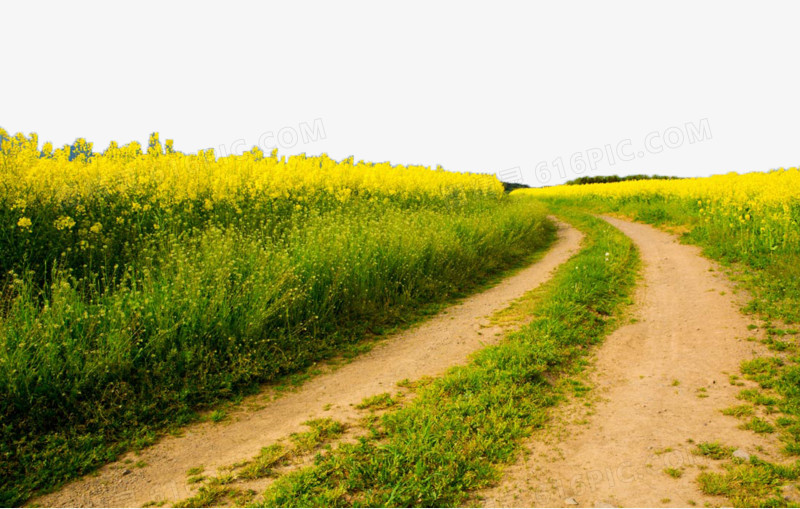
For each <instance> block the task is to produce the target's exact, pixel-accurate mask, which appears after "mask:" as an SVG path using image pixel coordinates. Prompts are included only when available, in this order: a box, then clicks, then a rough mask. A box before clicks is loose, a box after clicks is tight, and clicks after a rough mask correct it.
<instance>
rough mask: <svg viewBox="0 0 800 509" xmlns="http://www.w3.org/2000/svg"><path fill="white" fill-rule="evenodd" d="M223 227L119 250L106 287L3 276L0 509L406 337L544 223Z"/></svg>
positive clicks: (414, 218) (482, 219) (531, 246)
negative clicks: (246, 397)
mask: <svg viewBox="0 0 800 509" xmlns="http://www.w3.org/2000/svg"><path fill="white" fill-rule="evenodd" d="M151 212H152V211H151ZM151 212H148V213H151ZM229 212H230V214H229V215H227V216H225V213H224V211H221V210H218V211H216V212H215V213H218V214H222V216H219V218H220V219H219V220H215V221H210V222H203V221H200V222H198V223H197V224H199V225H205V226H203V227H190V228H188V229H187V230H185V231H183V232H181V231H179V230H180V229H179V228H178V229H171V228H163V229H161V230H159V232H160V233H159V232H154V231H151V232H149V233H148V235H147V236H141V235H138V234H137V233H136V232H132V235H131V237H130V238H131V239H132V240H131V242H133V243H135V244H136V247H135V248H134V247H131V246H132V244H131V245H130V246H129V247H130V249H128V248H126V249H128V250H127V251H125V253H127V254H125V255H124V256H122V258H119V260H122V261H123V262H122V263H121V264H120V267H121V268H117V269H114V270H116V271H117V272H114V270H111V272H109V273H95V272H93V271H92V270H90V269H91V268H92V267H96V266H97V265H91V266H87V267H86V268H85V269H84V268H83V267H80V271H78V272H75V271H73V272H71V271H69V270H66V269H65V270H62V266H61V265H59V266H58V267H51V266H50V265H47V270H48V271H50V272H49V274H50V275H49V276H47V277H44V276H43V275H42V273H35V272H34V273H29V272H25V271H20V272H18V273H15V274H14V275H13V277H12V279H11V280H10V283H9V286H7V287H6V288H5V289H4V293H3V294H2V295H3V299H2V300H0V312H2V320H1V321H0V394H2V395H3V397H2V398H0V421H1V422H2V427H0V505H14V504H18V503H21V502H22V501H24V500H25V499H26V498H27V497H29V496H30V495H31V494H33V493H35V492H37V491H40V490H43V489H52V488H53V487H54V486H57V485H58V484H60V483H62V482H64V481H66V480H69V479H71V478H74V477H75V476H78V475H81V474H84V473H87V472H89V471H91V470H92V469H94V468H96V467H97V466H99V465H102V464H103V463H105V462H108V461H111V460H113V459H114V458H115V457H116V456H117V455H118V454H119V453H120V452H122V451H125V450H127V449H129V448H131V447H141V446H145V445H147V444H149V443H152V441H153V440H154V439H155V436H156V434H155V432H156V431H157V430H164V429H166V428H167V427H169V426H174V425H181V424H183V423H186V422H189V421H190V420H192V419H194V418H195V417H196V412H197V411H198V410H200V409H204V408H208V407H209V406H210V405H212V404H213V403H215V402H217V401H219V400H223V399H230V398H233V397H234V396H235V395H237V394H241V393H242V392H243V391H249V390H252V388H253V387H255V386H256V385H257V384H260V383H264V382H271V381H275V380H277V379H280V378H281V377H285V376H286V375H288V374H291V373H295V372H298V371H299V370H303V369H305V368H307V367H308V366H310V365H311V364H312V363H313V362H315V361H317V360H320V359H324V358H326V357H330V356H331V355H334V354H336V353H338V352H341V351H342V350H343V349H345V350H346V349H348V348H352V347H353V345H355V343H356V342H357V341H358V340H360V339H362V338H364V337H365V336H368V335H369V334H370V333H371V332H372V331H376V330H380V329H381V328H391V327H394V326H397V325H400V324H403V323H407V322H408V321H409V320H413V319H415V318H417V317H419V316H421V314H422V311H424V310H425V309H426V308H427V307H430V306H431V305H432V304H436V303H442V302H446V301H448V300H449V299H452V298H453V297H455V296H458V295H462V294H463V293H464V292H467V291H469V290H471V289H475V288H477V287H479V286H480V285H481V284H483V283H484V282H485V281H487V279H488V278H491V277H495V276H496V275H497V274H499V273H500V272H501V271H503V270H506V269H509V268H511V267H514V266H517V265H519V264H521V263H522V262H524V261H525V260H528V259H529V258H530V256H531V253H532V252H535V251H536V250H538V249H541V248H542V247H543V246H545V245H547V243H548V242H550V240H552V238H553V235H554V234H553V228H552V226H551V225H550V224H549V223H548V221H547V220H546V219H545V211H544V209H543V207H541V206H539V205H537V204H535V203H532V202H531V201H530V200H521V199H516V198H514V197H505V198H503V199H500V200H496V199H491V200H490V199H474V200H466V201H459V202H457V203H453V204H452V205H447V204H446V203H444V202H443V203H438V204H432V205H430V206H422V205H418V206H410V205H408V204H404V205H398V204H393V203H391V202H388V203H383V204H380V205H375V204H371V203H366V202H364V203H359V202H357V201H351V202H350V203H349V205H348V206H347V207H340V208H339V209H330V210H327V211H326V212H324V213H323V212H314V211H313V210H311V211H309V210H306V211H305V212H303V213H288V212H285V211H284V212H281V211H276V212H275V213H274V214H272V215H269V214H266V215H262V216H257V217H248V216H246V217H244V218H242V219H241V220H237V219H235V218H236V217H237V216H236V214H235V211H229ZM224 217H227V218H228V219H227V220H223V218H224ZM34 231H35V230H34ZM103 231H105V230H103ZM109 242H111V243H112V244H114V242H112V241H110V240H109ZM123 245H124V242H123ZM48 252H49V251H48ZM34 254H35V253H34ZM34 254H32V255H30V256H34ZM6 255H7V253H3V257H2V258H3V259H6ZM17 255H18V254H14V253H8V256H17ZM30 256H29V257H28V258H27V259H29V260H32V259H33V258H31V257H30ZM36 256H38V255H36ZM43 256H44V255H43ZM82 256H83V255H82ZM102 266H103V267H109V265H108V264H102ZM111 267H113V266H111ZM51 269H52V270H51ZM92 274H94V275H92ZM45 280H46V281H47V284H45V285H44V286H42V281H45ZM420 310H422V311H420ZM217 417H218V418H222V417H224V415H223V414H217Z"/></svg>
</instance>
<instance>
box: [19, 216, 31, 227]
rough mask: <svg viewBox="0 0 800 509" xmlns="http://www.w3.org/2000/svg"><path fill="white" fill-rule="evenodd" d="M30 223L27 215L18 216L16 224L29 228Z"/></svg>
mask: <svg viewBox="0 0 800 509" xmlns="http://www.w3.org/2000/svg"><path fill="white" fill-rule="evenodd" d="M32 224H33V223H31V220H30V219H29V218H27V217H21V218H19V221H17V226H19V227H20V228H22V229H23V230H27V229H30V227H31V225H32Z"/></svg>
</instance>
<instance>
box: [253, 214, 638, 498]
mask: <svg viewBox="0 0 800 509" xmlns="http://www.w3.org/2000/svg"><path fill="white" fill-rule="evenodd" d="M557 212H558V213H559V215H561V217H563V218H564V219H566V220H568V221H570V222H571V223H573V224H574V225H575V226H577V227H578V228H580V229H581V230H583V231H584V232H585V233H586V239H585V241H584V246H583V249H582V250H581V251H580V253H579V254H577V255H575V256H574V257H573V258H572V259H571V260H570V261H568V262H567V263H565V264H564V265H563V266H562V267H561V268H560V269H559V270H558V272H557V274H556V276H555V277H554V278H553V280H551V282H550V283H548V284H547V285H546V287H545V288H544V289H543V290H540V291H537V292H536V296H537V299H538V304H537V305H536V307H535V310H534V312H533V321H532V322H531V323H530V324H529V325H527V326H525V327H523V328H522V329H521V330H519V331H518V332H516V333H513V334H511V335H510V336H509V337H508V338H506V339H505V340H504V341H503V342H501V343H500V344H498V345H496V346H492V347H489V348H486V349H484V350H482V351H480V352H479V353H478V354H477V355H475V357H474V358H473V360H472V362H471V363H470V364H468V365H466V366H463V367H456V368H453V369H451V370H450V371H449V372H448V373H447V374H446V375H445V376H443V377H441V378H439V379H436V380H433V381H431V382H430V383H427V384H423V385H422V386H420V387H418V389H417V390H418V394H417V397H416V398H415V399H414V400H412V402H411V403H409V405H408V406H406V407H404V408H401V409H399V410H396V411H390V412H389V413H387V414H385V415H383V416H382V417H381V418H380V420H378V421H377V422H376V423H375V424H374V426H373V428H372V432H371V435H370V436H367V437H364V438H362V439H360V440H359V442H358V443H356V444H349V445H348V444H344V445H341V446H340V447H339V448H337V449H334V450H332V451H330V452H328V453H327V454H321V455H319V456H318V458H317V461H316V462H315V464H314V465H313V466H311V467H307V468H304V469H301V470H298V471H296V472H293V473H291V474H288V475H286V476H284V477H282V478H279V479H278V480H277V481H276V482H275V483H274V484H273V485H271V487H270V488H269V490H268V492H267V493H266V498H265V500H264V505H265V506H452V505H459V504H461V503H463V502H464V501H465V500H466V499H467V497H468V496H469V495H470V490H474V489H477V488H480V487H483V486H486V485H488V484H489V483H491V482H492V481H493V480H494V479H496V477H497V474H498V469H497V466H498V465H499V464H502V463H506V462H509V461H511V460H513V459H514V457H515V453H516V452H517V450H518V447H519V444H520V439H521V438H522V437H524V436H526V435H528V434H529V433H530V431H531V429H532V428H534V427H536V426H538V425H540V424H542V423H543V422H544V421H545V420H546V419H547V409H548V408H549V407H551V406H552V405H553V404H555V403H556V402H557V401H558V399H559V394H558V392H557V390H556V389H555V388H554V386H553V385H552V384H551V383H550V382H548V378H549V377H551V376H553V375H558V374H563V373H568V372H570V371H571V370H579V369H581V365H582V363H581V359H583V357H584V356H585V355H586V352H587V350H586V347H587V346H588V345H591V344H595V343H598V342H599V341H601V340H602V339H603V337H604V336H605V335H606V334H607V333H608V332H609V331H610V330H611V329H612V328H613V327H614V325H615V323H616V320H615V318H616V316H618V313H619V312H620V310H621V308H622V305H623V304H624V303H625V302H626V301H627V296H628V295H629V293H630V291H631V289H632V288H633V286H634V282H635V275H636V272H637V268H638V255H637V253H636V250H635V248H634V246H633V244H632V243H631V241H630V240H629V239H628V238H627V237H625V236H624V235H623V234H622V233H620V232H619V231H617V230H615V229H614V228H612V227H611V226H609V225H608V224H607V223H605V222H603V221H600V220H598V219H595V218H593V217H591V216H588V215H585V214H581V213H578V212H574V211H570V210H566V209H564V210H558V211H557ZM607 253H608V257H606V254H607Z"/></svg>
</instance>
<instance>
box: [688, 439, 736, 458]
mask: <svg viewBox="0 0 800 509" xmlns="http://www.w3.org/2000/svg"><path fill="white" fill-rule="evenodd" d="M733 451H734V449H733V447H726V446H724V445H722V444H720V443H719V442H701V443H699V444H697V447H696V448H695V449H694V451H692V452H693V453H694V454H697V455H699V456H707V457H709V458H711V459H714V460H721V459H725V458H730V457H731V454H733Z"/></svg>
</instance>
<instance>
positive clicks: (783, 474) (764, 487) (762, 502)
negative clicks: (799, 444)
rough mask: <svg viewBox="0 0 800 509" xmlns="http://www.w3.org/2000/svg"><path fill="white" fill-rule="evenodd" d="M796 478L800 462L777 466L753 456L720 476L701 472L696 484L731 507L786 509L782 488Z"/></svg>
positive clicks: (730, 466)
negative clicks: (774, 508) (781, 508)
mask: <svg viewBox="0 0 800 509" xmlns="http://www.w3.org/2000/svg"><path fill="white" fill-rule="evenodd" d="M799 474H800V462H796V463H795V464H793V465H780V464H774V463H769V462H766V461H762V460H759V459H758V458H756V457H755V456H753V457H751V459H750V461H749V462H742V461H738V462H734V463H728V464H726V465H725V472H723V473H716V472H703V473H702V474H700V476H699V477H698V478H697V481H698V483H699V484H700V488H701V489H702V490H703V492H704V493H706V494H708V495H720V496H724V497H727V498H728V499H729V500H730V503H731V504H732V505H733V506H734V507H787V506H789V505H788V504H787V501H786V500H784V498H783V496H782V492H781V488H782V487H783V486H785V485H787V484H790V483H792V482H794V481H796V480H797V478H798V475H799ZM794 507H796V505H795V506H794Z"/></svg>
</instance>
